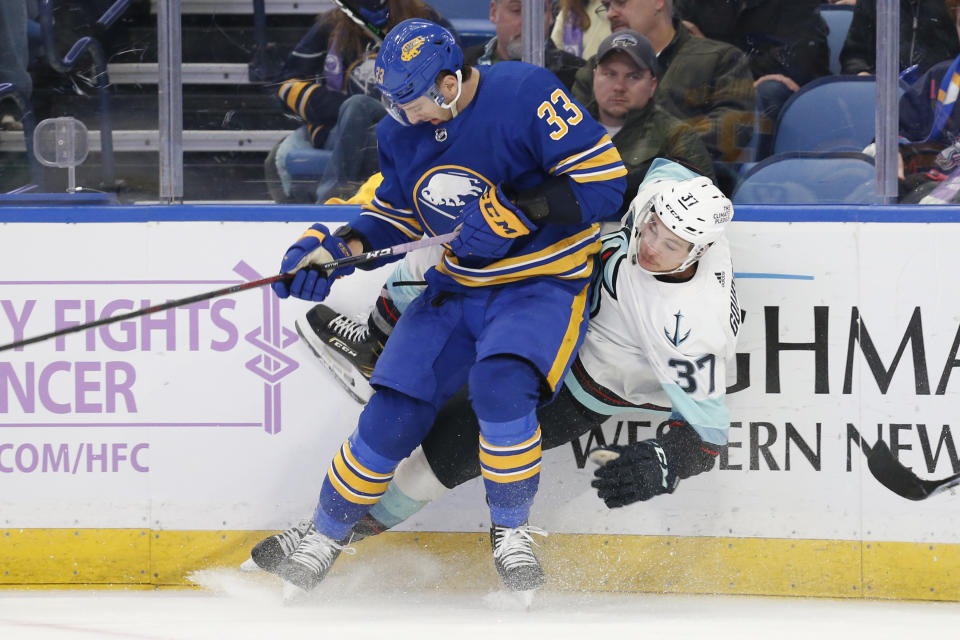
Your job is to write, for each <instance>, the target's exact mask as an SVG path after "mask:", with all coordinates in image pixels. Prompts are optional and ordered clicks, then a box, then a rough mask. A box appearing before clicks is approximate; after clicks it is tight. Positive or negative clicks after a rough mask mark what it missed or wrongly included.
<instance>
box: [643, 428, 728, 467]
mask: <svg viewBox="0 0 960 640" xmlns="http://www.w3.org/2000/svg"><path fill="white" fill-rule="evenodd" d="M657 441H658V442H659V443H660V446H661V447H662V448H663V452H664V453H665V454H667V464H668V465H669V467H670V474H671V475H674V474H676V476H677V477H678V478H681V479H682V478H689V477H690V476H695V475H697V474H700V473H703V472H705V471H710V470H711V469H713V465H714V464H715V463H716V460H717V457H718V456H719V454H720V452H721V450H725V449H726V448H727V447H726V445H716V444H713V443H707V442H704V441H703V439H702V438H701V437H700V434H698V433H697V430H696V429H694V428H693V427H691V426H690V425H689V424H688V423H686V422H682V421H679V420H677V421H675V422H673V423H671V424H670V430H669V431H667V432H666V433H665V434H663V435H662V436H660V437H659V438H657Z"/></svg>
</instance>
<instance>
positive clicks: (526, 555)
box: [490, 523, 547, 606]
mask: <svg viewBox="0 0 960 640" xmlns="http://www.w3.org/2000/svg"><path fill="white" fill-rule="evenodd" d="M533 534H535V535H539V536H546V535H547V532H546V531H544V530H543V529H538V528H537V527H531V526H530V525H528V524H526V523H524V524H522V525H520V526H519V527H516V528H510V527H501V526H499V525H496V524H495V525H493V526H492V527H490V545H491V546H492V547H493V563H494V564H495V565H496V567H497V573H499V574H500V581H501V582H503V586H504V587H505V588H506V589H507V590H508V591H513V592H525V593H524V594H518V595H528V596H529V599H528V602H527V606H529V601H532V599H533V593H532V592H533V591H534V590H535V589H539V588H540V587H542V586H543V583H544V581H545V579H544V574H543V568H542V567H541V566H540V561H539V560H538V559H537V556H535V555H534V554H533V547H535V546H537V543H536V542H534V541H533V537H532V536H533Z"/></svg>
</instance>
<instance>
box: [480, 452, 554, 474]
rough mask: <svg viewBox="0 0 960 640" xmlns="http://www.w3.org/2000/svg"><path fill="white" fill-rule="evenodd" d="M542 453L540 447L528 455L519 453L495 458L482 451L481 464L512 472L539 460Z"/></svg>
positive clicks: (527, 453)
mask: <svg viewBox="0 0 960 640" xmlns="http://www.w3.org/2000/svg"><path fill="white" fill-rule="evenodd" d="M540 451H541V449H540V447H535V448H533V449H531V450H530V451H527V452H526V453H518V454H517V455H513V456H494V455H490V454H489V453H487V452H486V451H484V450H483V449H481V450H480V463H481V464H484V465H486V466H488V467H492V468H493V469H497V470H500V471H510V470H511V469H518V468H520V467H525V466H527V465H528V464H530V463H531V462H535V461H537V460H539V459H540Z"/></svg>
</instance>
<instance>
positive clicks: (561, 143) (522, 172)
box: [352, 62, 626, 288]
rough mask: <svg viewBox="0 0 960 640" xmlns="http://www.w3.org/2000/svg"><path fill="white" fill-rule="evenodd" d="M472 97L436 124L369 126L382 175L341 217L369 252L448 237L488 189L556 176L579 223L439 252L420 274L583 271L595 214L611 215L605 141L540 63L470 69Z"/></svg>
mask: <svg viewBox="0 0 960 640" xmlns="http://www.w3.org/2000/svg"><path fill="white" fill-rule="evenodd" d="M473 72H474V73H480V80H479V86H478V88H477V93H476V95H475V96H474V98H473V100H471V101H470V104H469V105H467V107H466V108H465V109H463V111H461V112H460V113H459V115H457V117H455V118H453V119H452V120H449V121H447V122H444V123H441V124H440V125H433V124H430V123H429V122H426V123H419V124H417V125H414V126H402V125H400V124H399V123H398V122H395V121H394V120H393V119H392V118H384V119H383V120H381V122H380V124H379V125H378V127H377V140H378V144H379V152H380V170H381V172H382V173H383V183H382V184H381V185H380V187H379V188H378V189H377V192H376V197H375V198H374V199H373V202H372V203H370V204H369V205H366V206H365V207H364V210H363V212H362V214H361V215H360V216H359V217H358V218H357V219H356V220H354V222H353V223H352V226H353V228H354V229H355V230H356V231H358V232H359V233H361V234H363V235H364V236H365V237H366V238H367V240H368V241H369V242H370V244H372V245H373V246H374V247H376V248H380V247H386V246H390V245H393V244H397V243H400V242H408V241H410V240H411V239H418V238H420V237H421V236H422V235H424V234H426V235H430V236H435V235H440V234H443V233H448V232H450V231H452V230H454V228H455V227H456V226H457V225H458V224H460V221H461V220H460V218H461V210H462V209H463V207H464V205H466V204H467V203H468V202H470V201H471V200H474V199H476V198H479V197H480V196H481V195H482V194H483V193H484V192H485V191H486V190H487V189H489V188H490V187H491V186H494V185H504V184H506V185H509V186H510V187H512V188H513V189H514V190H515V191H523V190H526V189H530V188H533V187H535V186H536V185H538V184H539V183H541V182H542V181H543V180H544V179H545V178H547V177H548V176H551V175H554V176H559V175H563V176H568V177H569V178H570V179H571V181H572V188H573V191H574V193H575V195H576V197H577V200H578V201H579V204H580V208H581V211H582V222H581V223H578V224H572V225H555V224H544V225H542V226H541V227H540V228H539V229H538V230H536V231H534V232H533V233H532V234H530V235H527V236H524V237H521V238H518V239H517V240H515V241H514V243H513V246H512V247H511V250H510V252H509V253H508V254H507V255H506V256H505V257H504V258H502V259H499V260H477V259H469V260H465V259H461V258H458V257H457V256H455V255H454V254H453V253H452V252H450V251H446V252H445V254H444V256H443V258H442V259H441V261H440V263H439V264H438V265H437V268H436V273H432V274H431V277H432V278H431V281H432V282H437V283H438V284H441V285H442V286H444V287H453V288H456V287H479V286H489V285H499V284H506V283H509V282H515V281H517V280H522V279H526V278H531V277H538V276H549V277H555V278H560V279H563V280H569V281H571V283H572V282H579V281H581V280H582V279H583V278H588V277H590V275H591V273H592V270H593V264H594V263H593V260H592V257H593V256H594V255H595V254H596V252H597V251H598V250H599V246H600V242H599V225H598V224H597V222H598V221H599V220H603V219H608V218H611V217H614V216H616V212H617V209H618V208H619V206H620V204H621V203H622V201H623V191H624V189H625V188H626V181H625V180H624V177H623V176H625V175H626V169H625V168H624V166H623V163H622V162H621V161H620V155H619V153H617V150H616V148H615V147H614V146H613V143H612V142H611V141H610V137H609V136H608V135H607V133H606V131H605V130H604V129H603V127H601V126H600V125H599V124H598V123H597V122H596V121H595V120H594V119H593V118H592V117H591V116H590V115H589V114H588V113H587V112H586V110H585V109H583V108H582V107H581V106H580V105H578V104H577V103H576V102H574V101H573V100H572V99H571V98H570V96H569V95H568V94H567V92H566V90H565V89H564V88H563V87H562V86H561V85H560V83H559V82H558V81H557V78H556V76H554V75H553V74H552V73H550V72H549V71H547V70H545V69H542V68H540V67H537V66H534V65H529V64H525V63H522V62H501V63H498V64H496V65H493V66H491V67H486V68H484V69H483V70H482V72H481V71H480V69H477V68H474V70H473Z"/></svg>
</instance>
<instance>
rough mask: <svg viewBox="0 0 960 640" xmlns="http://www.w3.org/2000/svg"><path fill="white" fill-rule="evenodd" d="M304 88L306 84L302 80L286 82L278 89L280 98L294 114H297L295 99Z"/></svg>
mask: <svg viewBox="0 0 960 640" xmlns="http://www.w3.org/2000/svg"><path fill="white" fill-rule="evenodd" d="M306 87H307V83H306V82H303V81H302V80H288V81H287V82H284V83H283V85H282V86H281V87H280V97H281V98H283V101H284V102H286V103H287V106H288V107H290V110H291V111H293V112H294V113H299V111H298V110H297V99H298V98H299V97H300V94H301V93H303V90H304V89H306Z"/></svg>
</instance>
